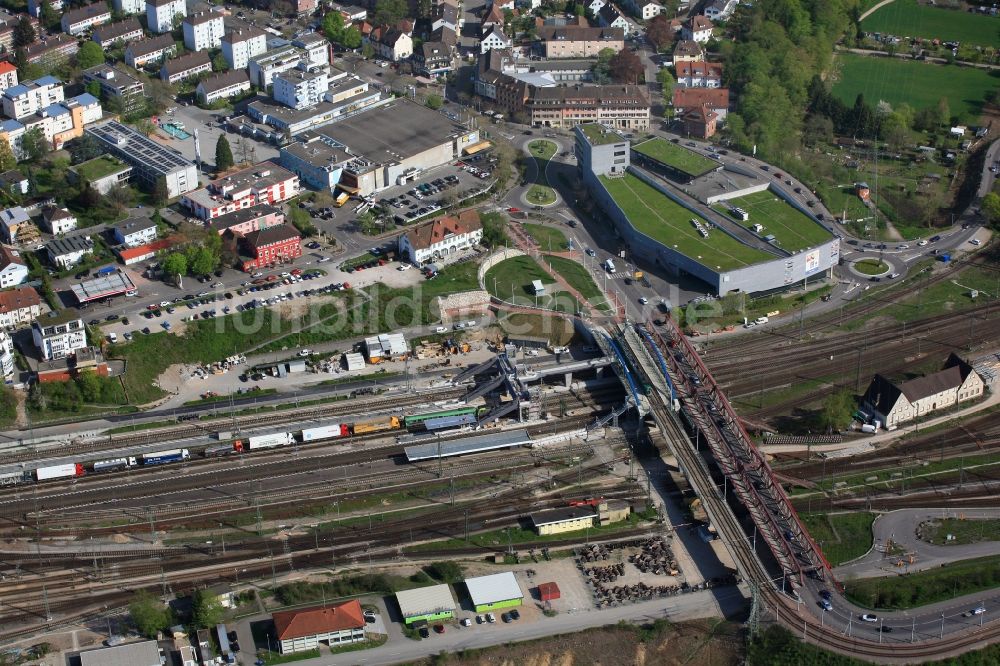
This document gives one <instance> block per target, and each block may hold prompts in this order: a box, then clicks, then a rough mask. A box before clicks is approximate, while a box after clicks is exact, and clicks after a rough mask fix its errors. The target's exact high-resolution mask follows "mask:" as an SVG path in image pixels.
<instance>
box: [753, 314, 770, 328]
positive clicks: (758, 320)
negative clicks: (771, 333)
mask: <svg viewBox="0 0 1000 666" xmlns="http://www.w3.org/2000/svg"><path fill="white" fill-rule="evenodd" d="M768 321H770V320H769V319H768V318H767V317H766V316H765V317H757V318H756V319H755V320H754V322H753V323H755V324H757V325H758V326H760V325H761V324H766V323H767V322H768Z"/></svg>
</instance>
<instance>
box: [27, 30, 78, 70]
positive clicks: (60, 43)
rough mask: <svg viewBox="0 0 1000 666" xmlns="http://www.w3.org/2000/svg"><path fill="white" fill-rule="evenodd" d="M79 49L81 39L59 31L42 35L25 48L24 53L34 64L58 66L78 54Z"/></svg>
mask: <svg viewBox="0 0 1000 666" xmlns="http://www.w3.org/2000/svg"><path fill="white" fill-rule="evenodd" d="M79 50H80V41H79V40H77V39H74V38H73V37H70V36H69V35H65V34H63V33H57V34H55V35H46V36H44V37H40V38H39V39H38V41H36V42H35V43H34V44H29V45H28V46H27V48H25V49H24V55H25V57H26V59H27V60H28V62H29V63H31V64H32V65H41V66H43V67H57V66H59V65H61V64H63V63H64V62H66V61H67V60H68V59H69V58H70V57H72V56H74V55H76V52H77V51H79Z"/></svg>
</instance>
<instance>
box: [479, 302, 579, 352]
mask: <svg viewBox="0 0 1000 666" xmlns="http://www.w3.org/2000/svg"><path fill="white" fill-rule="evenodd" d="M497 317H498V319H497V323H498V324H499V325H500V328H501V329H503V330H504V332H506V333H507V335H529V336H531V337H534V338H548V339H549V342H551V343H552V344H553V345H568V344H569V343H570V340H572V339H573V334H574V331H573V322H571V321H570V320H569V319H566V318H564V317H554V316H547V315H540V314H526V313H523V312H503V311H502V310H501V311H500V313H499V314H498V315H497Z"/></svg>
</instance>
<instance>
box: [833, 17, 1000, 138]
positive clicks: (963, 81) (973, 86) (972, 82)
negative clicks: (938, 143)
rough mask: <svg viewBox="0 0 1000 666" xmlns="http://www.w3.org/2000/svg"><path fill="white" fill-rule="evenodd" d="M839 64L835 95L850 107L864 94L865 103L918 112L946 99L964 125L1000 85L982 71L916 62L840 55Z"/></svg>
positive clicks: (978, 111)
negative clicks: (909, 107)
mask: <svg viewBox="0 0 1000 666" xmlns="http://www.w3.org/2000/svg"><path fill="white" fill-rule="evenodd" d="M983 18H984V19H985V18H986V17H983ZM837 63H838V64H839V65H840V77H839V78H838V79H837V82H836V83H835V84H834V85H833V93H834V94H835V95H836V96H837V97H839V98H840V99H841V100H843V102H844V103H845V104H847V105H848V106H853V104H854V100H855V99H856V98H857V96H858V93H864V96H865V101H867V102H868V103H869V104H872V105H875V104H877V103H878V102H879V100H883V101H886V102H889V103H890V104H892V105H893V106H897V105H899V104H902V103H903V102H906V103H907V104H909V105H910V106H912V107H914V108H917V109H920V108H923V107H929V106H935V105H936V104H937V103H938V100H939V99H941V98H942V97H944V98H946V99H947V100H948V104H949V106H950V108H951V113H952V115H954V116H958V118H959V120H961V121H963V122H973V121H975V120H976V119H977V118H978V117H979V115H980V114H981V113H982V109H983V98H984V97H985V95H986V93H987V92H988V91H989V90H992V89H994V88H996V87H997V84H998V83H1000V79H998V78H997V77H996V76H994V75H992V74H990V73H989V72H986V71H983V70H981V69H974V68H972V67H956V66H954V65H933V64H930V63H927V62H918V61H915V60H899V59H897V58H871V57H867V56H859V55H840V56H837Z"/></svg>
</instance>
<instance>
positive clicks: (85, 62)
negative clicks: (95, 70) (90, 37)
mask: <svg viewBox="0 0 1000 666" xmlns="http://www.w3.org/2000/svg"><path fill="white" fill-rule="evenodd" d="M103 63H104V49H102V48H101V46H100V44H98V43H97V42H91V41H87V42H84V43H83V46H81V47H80V50H79V51H77V52H76V64H77V65H79V66H80V68H81V69H89V68H90V67H96V66H97V65H100V64H103Z"/></svg>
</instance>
